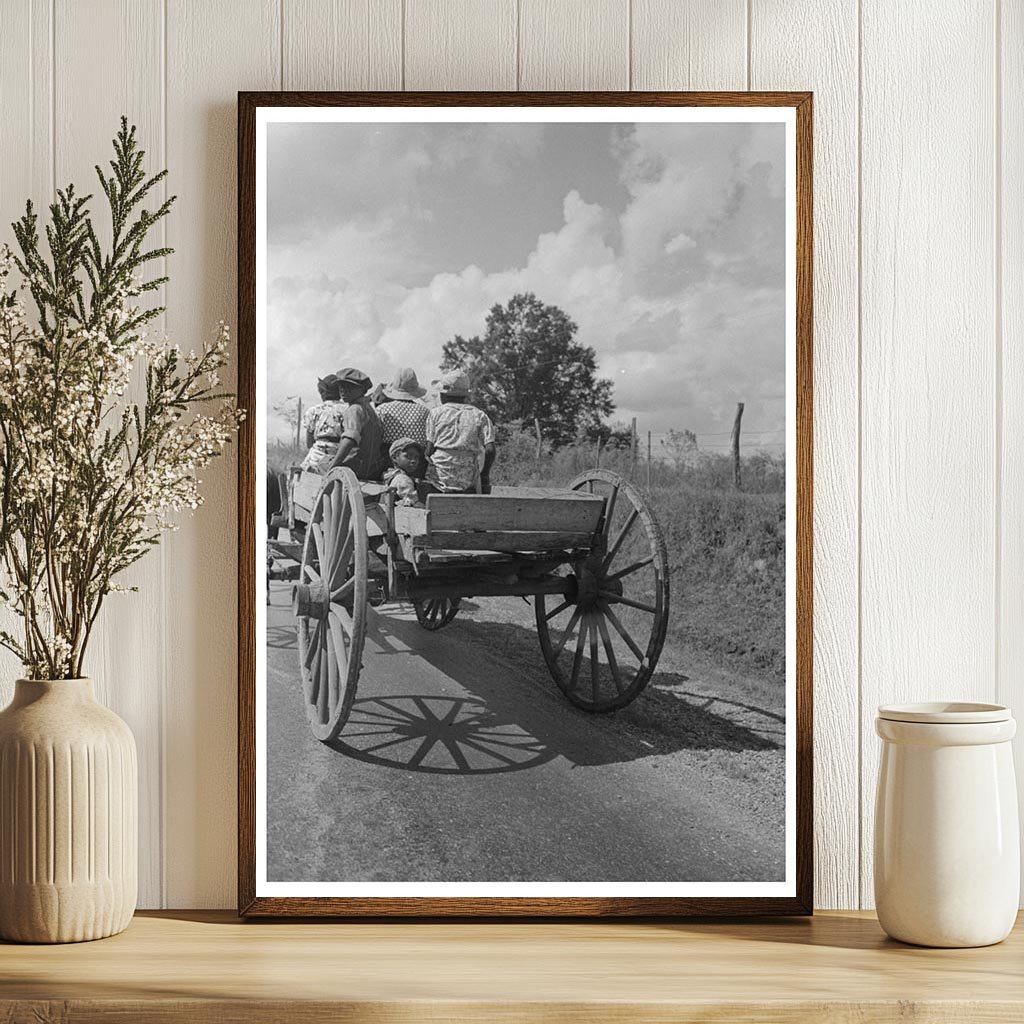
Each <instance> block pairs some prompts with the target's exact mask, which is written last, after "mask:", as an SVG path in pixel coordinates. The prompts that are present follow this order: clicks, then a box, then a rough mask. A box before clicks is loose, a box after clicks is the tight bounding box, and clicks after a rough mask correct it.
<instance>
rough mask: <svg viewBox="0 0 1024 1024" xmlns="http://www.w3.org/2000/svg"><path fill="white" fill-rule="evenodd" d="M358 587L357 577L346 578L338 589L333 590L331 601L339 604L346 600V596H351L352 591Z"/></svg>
mask: <svg viewBox="0 0 1024 1024" xmlns="http://www.w3.org/2000/svg"><path fill="white" fill-rule="evenodd" d="M355 589H356V581H355V577H350V578H349V579H347V580H345V582H344V583H342V585H341V586H340V587H338V588H337V589H336V590H332V591H331V603H332V604H337V603H339V602H340V601H344V600H345V598H346V597H351V595H352V592H353V591H354V590H355Z"/></svg>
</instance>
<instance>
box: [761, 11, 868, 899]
mask: <svg viewBox="0 0 1024 1024" xmlns="http://www.w3.org/2000/svg"><path fill="white" fill-rule="evenodd" d="M856 34H857V12H856V10H855V8H853V7H852V6H849V5H844V4H835V3H832V2H831V0H816V2H814V3H805V4H801V5H789V4H786V5H779V4H774V3H769V2H756V3H754V4H753V7H752V22H751V35H752V39H753V40H754V46H753V48H752V51H751V71H752V81H753V83H754V84H755V85H758V86H759V85H764V84H768V83H770V84H772V85H777V86H791V87H792V88H794V89H795V88H801V87H802V88H809V89H812V90H813V91H814V98H815V113H816V116H815V122H816V125H815V133H814V174H815V189H814V230H815V246H814V260H815V266H816V267H817V271H816V273H815V275H814V322H815V331H816V335H817V338H818V344H817V345H816V346H815V353H814V359H815V385H816V388H815V390H816V391H817V401H816V407H817V410H818V415H817V416H816V417H815V422H814V447H815V472H814V506H815V516H814V529H815V535H814V559H815V565H814V643H815V653H814V678H815V688H816V691H817V693H818V694H819V699H818V700H817V701H816V704H815V720H814V751H815V756H814V793H815V801H814V805H815V807H814V810H815V829H814V832H815V844H814V868H815V885H814V888H815V892H816V893H818V894H819V895H818V901H819V906H826V907H854V906H857V905H859V900H860V893H859V888H858V873H859V868H860V864H859V860H860V858H859V856H858V855H857V851H858V850H859V835H860V806H859V801H858V782H859V777H858V765H859V759H860V749H859V743H858V733H857V730H856V729H853V728H851V727H850V723H851V722H856V721H857V719H858V715H859V681H860V680H859V661H858V650H859V648H858V641H859V637H858V592H857V588H856V587H851V586H850V583H849V581H850V580H851V579H856V577H857V540H858V537H857V497H858V495H857V481H858V469H859V467H858V460H857V431H856V430H855V429H851V426H852V425H855V424H856V422H857V403H858V393H857V362H858V331H857V281H858V267H857V207H856V204H854V203H851V202H850V201H849V199H850V196H851V195H855V194H856V191H857V61H856ZM808 36H810V37H812V38H829V39H834V40H836V41H837V45H836V46H835V47H834V48H833V49H831V50H827V49H825V48H822V47H808V46H805V45H804V43H803V40H804V39H805V38H807V37H808Z"/></svg>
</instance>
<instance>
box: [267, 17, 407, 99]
mask: <svg viewBox="0 0 1024 1024" xmlns="http://www.w3.org/2000/svg"><path fill="white" fill-rule="evenodd" d="M282 2H283V3H284V8H283V11H284V13H283V31H284V68H283V72H282V74H283V82H284V88H285V89H332V90H344V89H381V90H388V89H401V87H402V0H326V2H325V0H282Z"/></svg>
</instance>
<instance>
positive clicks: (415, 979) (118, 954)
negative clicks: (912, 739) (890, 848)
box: [0, 911, 1024, 1024]
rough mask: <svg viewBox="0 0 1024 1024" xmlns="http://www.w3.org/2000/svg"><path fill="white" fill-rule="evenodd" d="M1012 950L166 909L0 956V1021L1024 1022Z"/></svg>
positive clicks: (860, 920)
mask: <svg viewBox="0 0 1024 1024" xmlns="http://www.w3.org/2000/svg"><path fill="white" fill-rule="evenodd" d="M1022 955H1024V934H1022V932H1021V929H1020V928H1019V927H1018V930H1017V931H1015V933H1014V934H1013V935H1012V936H1011V937H1010V938H1009V939H1008V940H1007V941H1006V942H1004V943H1002V944H1000V945H997V946H990V947H988V948H985V949H966V950H927V949H921V948H918V947H911V946H904V945H901V944H899V943H895V942H892V941H891V940H889V939H887V938H886V937H885V936H884V935H883V933H882V931H881V929H880V928H879V927H878V924H877V923H876V922H875V920H874V919H873V917H872V916H871V915H868V914H851V913H846V914H834V913H829V914H823V915H819V916H817V917H815V918H813V919H790V920H778V921H773V922H771V923H764V922H761V923H753V922H749V921H748V922H737V921H730V922H720V923H713V922H700V921H695V922H689V923H685V924H680V923H675V924H667V923H664V922H661V923H635V924H611V923H602V924H536V923H522V924H507V923H505V924H501V923H479V922H475V923H466V924H451V923H446V924H439V923H431V922H422V923H415V924H394V923H392V924H380V923H372V922H362V923H359V924H342V925H338V924H317V923H312V922H287V923H285V922H281V923H274V924H253V923H251V922H242V923H240V922H239V921H238V920H237V919H235V918H233V917H232V915H230V914H228V913H216V912H206V913H203V912H191V913H188V912H180V913H176V912H172V911H168V912H162V913H159V914H143V915H140V916H137V917H136V919H135V921H134V922H133V923H132V925H131V926H130V927H129V929H128V930H127V931H126V932H125V933H123V934H122V935H119V936H115V937H114V938H111V939H106V940H103V941H100V942H91V943H82V944H80V945H70V946H2V947H0V964H2V965H3V969H2V971H0V1018H2V1019H3V1020H4V1021H5V1022H9V1024H21V1022H22V1021H32V1022H33V1024H38V1020H40V1019H43V1020H46V1019H59V1020H62V1021H66V1022H69V1024H79V1022H86V1021H88V1022H91V1021H97V1020H124V1021H127V1020H146V1021H172V1020H187V1021H189V1022H192V1024H205V1022H207V1021H211V1022H213V1021H218V1022H220V1021H229V1022H230V1021H245V1020H273V1021H286V1020H287V1021H291V1020H297V1019H300V1018H301V1019H302V1020H311V1021H328V1020H331V1021H373V1022H385V1021H395V1022H407V1021H440V1020H446V1021H455V1020H459V1021H502V1022H512V1021H521V1022H526V1021H545V1022H552V1021H557V1022H562V1021H566V1022H568V1021H572V1022H583V1021H594V1020H602V1021H605V1020H610V1021H677V1022H678V1021H698V1020H699V1021H715V1020H723V1021H724V1020H729V1021H739V1022H744V1021H747V1022H753V1021H757V1022H760V1024H767V1022H769V1021H771V1022H783V1021H817V1022H825V1021H827V1022H840V1024H842V1022H854V1021H855V1022H857V1024H872V1022H880V1021H906V1020H922V1021H923V1020H927V1021H929V1022H946V1021H963V1022H967V1021H969V1022H971V1024H986V1022H995V1021H1000V1022H1007V1021H1013V1020H1020V1019H1021V1016H1022V1014H1024V977H1022V975H1021V973H1020V971H1019V964H1020V961H1021V957H1022ZM295 1000H301V1003H299V1004H298V1005H296V1003H295V1002H293V1001H295ZM54 1009H59V1015H58V1016H56V1017H47V1016H45V1014H46V1013H48V1012H52V1011H53V1010H54ZM34 1013H39V1014H40V1016H39V1017H34V1016H33V1014H34Z"/></svg>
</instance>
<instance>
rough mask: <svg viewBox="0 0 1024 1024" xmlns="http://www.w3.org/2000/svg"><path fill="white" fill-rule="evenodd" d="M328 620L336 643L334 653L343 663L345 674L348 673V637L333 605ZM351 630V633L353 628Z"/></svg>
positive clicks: (342, 667)
mask: <svg viewBox="0 0 1024 1024" xmlns="http://www.w3.org/2000/svg"><path fill="white" fill-rule="evenodd" d="M327 621H328V622H329V623H330V626H331V639H332V641H333V643H334V653H335V655H336V657H337V660H338V662H340V664H341V671H342V672H343V673H345V675H348V637H347V636H346V635H345V631H344V628H343V626H342V623H341V616H340V615H339V614H338V612H337V611H336V610H335V609H334V608H333V607H332V608H331V610H330V613H329V614H328V616H327ZM349 632H350V633H351V629H350V630H349Z"/></svg>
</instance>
